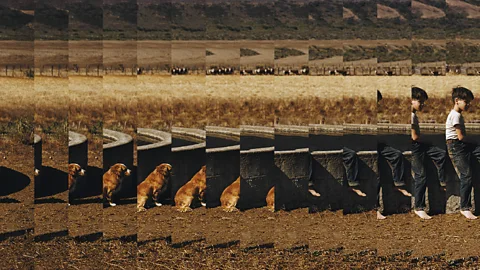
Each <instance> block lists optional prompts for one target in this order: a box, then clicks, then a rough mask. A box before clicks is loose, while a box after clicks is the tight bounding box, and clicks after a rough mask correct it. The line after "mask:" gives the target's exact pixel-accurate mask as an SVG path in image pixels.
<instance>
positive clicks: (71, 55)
mask: <svg viewBox="0 0 480 270" xmlns="http://www.w3.org/2000/svg"><path fill="white" fill-rule="evenodd" d="M68 63H69V64H70V66H72V65H74V64H76V65H78V66H79V67H86V66H88V65H102V64H103V41H74V40H72V41H68Z"/></svg>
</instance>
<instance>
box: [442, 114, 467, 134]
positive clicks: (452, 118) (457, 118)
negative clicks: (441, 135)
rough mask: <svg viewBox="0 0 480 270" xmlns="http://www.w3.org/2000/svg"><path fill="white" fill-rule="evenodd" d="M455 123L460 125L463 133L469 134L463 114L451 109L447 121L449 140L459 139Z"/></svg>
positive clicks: (446, 129) (446, 132)
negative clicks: (466, 130)
mask: <svg viewBox="0 0 480 270" xmlns="http://www.w3.org/2000/svg"><path fill="white" fill-rule="evenodd" d="M455 125H460V129H461V130H462V133H463V135H464V136H465V135H467V133H466V132H465V122H464V121H463V116H462V114H461V113H459V112H457V111H455V110H451V111H450V113H449V114H448V116H447V123H446V124H445V135H446V139H447V140H458V135H457V130H456V128H455Z"/></svg>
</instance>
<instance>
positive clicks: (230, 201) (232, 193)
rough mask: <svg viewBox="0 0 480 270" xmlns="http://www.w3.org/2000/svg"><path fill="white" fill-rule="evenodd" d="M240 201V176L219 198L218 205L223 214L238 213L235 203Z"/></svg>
mask: <svg viewBox="0 0 480 270" xmlns="http://www.w3.org/2000/svg"><path fill="white" fill-rule="evenodd" d="M238 199H240V176H239V177H238V178H237V180H235V181H234V182H233V183H231V184H230V185H229V186H228V187H226V188H225V190H224V191H223V192H222V196H220V203H221V204H222V209H223V211H225V212H234V211H239V210H238V208H237V202H238Z"/></svg>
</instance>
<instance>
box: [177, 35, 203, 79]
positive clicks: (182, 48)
mask: <svg viewBox="0 0 480 270" xmlns="http://www.w3.org/2000/svg"><path fill="white" fill-rule="evenodd" d="M205 46H206V43H205V42H201V41H172V66H173V67H175V66H179V67H187V68H189V69H193V70H197V69H198V70H202V71H203V70H205V57H206V56H205ZM202 73H203V72H202ZM203 74H204V73H203Z"/></svg>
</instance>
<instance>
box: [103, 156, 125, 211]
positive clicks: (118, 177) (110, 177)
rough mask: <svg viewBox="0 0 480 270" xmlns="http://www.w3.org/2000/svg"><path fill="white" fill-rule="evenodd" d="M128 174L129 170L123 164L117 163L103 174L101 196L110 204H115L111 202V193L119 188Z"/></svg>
mask: <svg viewBox="0 0 480 270" xmlns="http://www.w3.org/2000/svg"><path fill="white" fill-rule="evenodd" d="M129 175H130V170H129V169H128V168H127V166H125V164H122V163H117V164H115V165H113V166H112V167H110V169H109V170H108V171H107V172H106V173H104V174H103V196H104V198H106V199H107V201H108V203H109V204H110V206H116V204H115V203H113V202H112V194H113V192H115V191H118V190H120V189H121V186H122V182H123V179H124V178H125V177H127V176H129Z"/></svg>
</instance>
